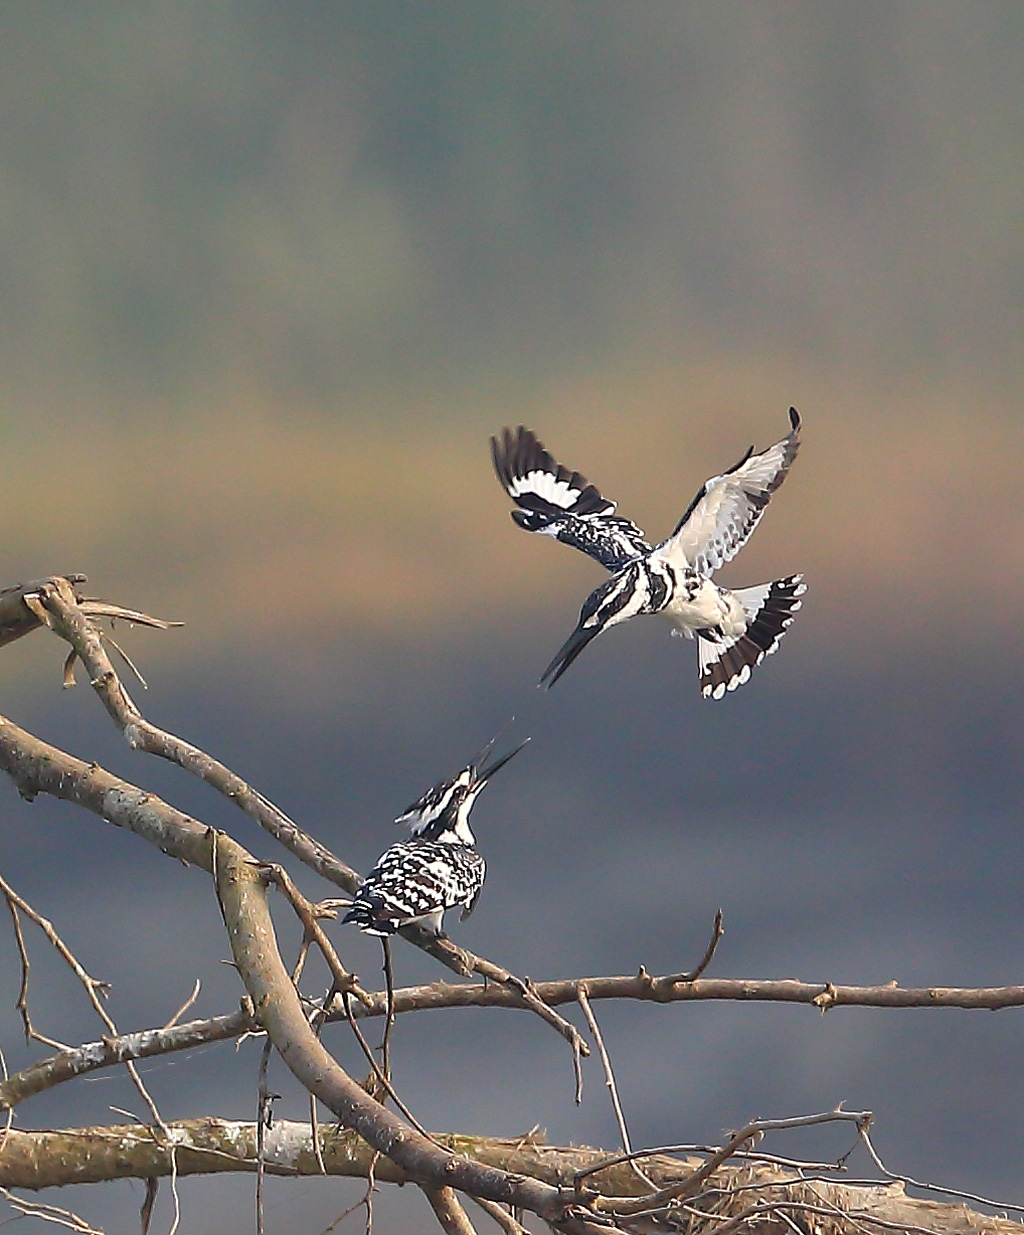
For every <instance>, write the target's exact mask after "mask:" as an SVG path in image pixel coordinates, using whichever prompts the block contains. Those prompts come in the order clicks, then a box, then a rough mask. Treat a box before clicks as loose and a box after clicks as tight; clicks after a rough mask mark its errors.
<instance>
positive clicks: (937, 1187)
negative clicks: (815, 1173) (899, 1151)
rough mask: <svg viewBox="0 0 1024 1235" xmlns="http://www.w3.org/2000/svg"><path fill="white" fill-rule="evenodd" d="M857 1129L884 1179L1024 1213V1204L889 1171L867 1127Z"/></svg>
mask: <svg viewBox="0 0 1024 1235" xmlns="http://www.w3.org/2000/svg"><path fill="white" fill-rule="evenodd" d="M858 1131H859V1132H860V1137H861V1140H862V1141H863V1142H864V1148H865V1149H866V1150H867V1151H868V1153H869V1154H870V1156H871V1161H872V1162H874V1164H875V1166H877V1167H878V1169H879V1170H880V1171H881V1172H882V1174H883V1175H884V1176H885V1178H886V1179H888V1180H892V1181H893V1182H894V1183H900V1184H906V1185H908V1186H910V1187H911V1188H923V1189H925V1190H926V1191H928V1192H940V1193H941V1194H942V1195H943V1196H956V1197H959V1198H960V1199H961V1200H963V1201H974V1202H975V1203H976V1204H978V1205H988V1206H991V1208H992V1209H1008V1210H1012V1211H1013V1213H1016V1214H1024V1205H1007V1204H1004V1203H1003V1202H1002V1201H992V1200H989V1198H988V1197H985V1196H978V1195H977V1194H976V1193H974V1192H962V1191H961V1190H960V1189H958V1188H945V1187H943V1186H942V1184H923V1183H920V1182H919V1181H918V1180H916V1179H912V1178H911V1177H910V1176H909V1175H897V1174H896V1173H895V1172H893V1171H890V1170H889V1168H888V1167H887V1166H886V1165H885V1163H884V1162H883V1161H882V1159H881V1158H880V1157H879V1156H878V1152H877V1151H876V1149H875V1147H874V1145H873V1144H872V1141H871V1137H870V1136H869V1135H868V1130H867V1128H866V1127H864V1128H859V1129H858Z"/></svg>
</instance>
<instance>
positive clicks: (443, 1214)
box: [422, 1188, 476, 1235]
mask: <svg viewBox="0 0 1024 1235" xmlns="http://www.w3.org/2000/svg"><path fill="white" fill-rule="evenodd" d="M422 1191H423V1195H424V1196H425V1197H426V1198H427V1200H428V1201H429V1202H430V1208H431V1209H432V1210H433V1211H434V1217H435V1218H437V1221H438V1223H439V1225H440V1227H441V1230H442V1231H444V1232H445V1235H476V1231H475V1230H474V1229H473V1224H472V1222H470V1220H469V1216H468V1215H467V1213H466V1211H465V1210H464V1209H463V1208H462V1205H461V1204H460V1203H459V1198H458V1197H457V1196H456V1195H455V1193H454V1192H453V1191H452V1190H451V1188H423V1189H422Z"/></svg>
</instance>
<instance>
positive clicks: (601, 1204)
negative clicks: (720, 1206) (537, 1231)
mask: <svg viewBox="0 0 1024 1235" xmlns="http://www.w3.org/2000/svg"><path fill="white" fill-rule="evenodd" d="M871 1119H872V1115H871V1112H870V1111H843V1110H834V1111H824V1112H822V1113H820V1114H816V1115H796V1116H793V1117H791V1118H787V1119H752V1120H750V1122H749V1123H747V1124H746V1125H744V1127H742V1128H740V1129H739V1131H738V1132H734V1133H733V1134H732V1136H731V1137H730V1138H729V1140H728V1141H727V1142H726V1143H725V1144H724V1145H723V1146H721V1147H720V1148H719V1149H717V1150H715V1152H714V1153H713V1154H711V1156H710V1157H709V1158H708V1160H707V1161H706V1162H705V1163H704V1164H703V1165H702V1166H700V1167H698V1168H697V1170H695V1171H693V1172H692V1174H690V1175H689V1176H688V1177H687V1178H686V1179H684V1180H682V1181H681V1182H679V1183H676V1184H672V1185H670V1186H669V1187H666V1188H660V1189H658V1190H657V1191H656V1192H653V1193H650V1194H648V1195H647V1196H643V1197H639V1198H635V1199H631V1200H625V1199H622V1198H618V1197H614V1198H608V1199H607V1200H606V1199H605V1198H597V1199H595V1201H594V1204H595V1206H596V1208H598V1209H599V1210H601V1211H602V1212H611V1213H614V1214H616V1215H620V1216H624V1215H629V1214H636V1213H639V1212H641V1211H643V1212H647V1211H649V1210H655V1209H661V1208H662V1207H663V1206H664V1205H665V1204H666V1203H667V1202H669V1201H675V1200H679V1199H682V1198H685V1197H687V1196H692V1195H694V1193H695V1192H697V1191H698V1190H699V1188H700V1185H701V1184H703V1182H704V1181H705V1180H706V1179H707V1178H708V1177H709V1176H710V1175H711V1174H713V1172H714V1171H715V1170H717V1168H718V1167H719V1166H721V1164H722V1163H723V1162H725V1161H726V1160H727V1159H728V1158H730V1157H732V1155H733V1154H734V1153H735V1152H736V1150H737V1149H741V1148H742V1147H743V1146H744V1145H746V1144H747V1142H748V1141H755V1140H758V1139H760V1137H762V1136H763V1135H764V1134H765V1133H766V1132H776V1131H782V1130H785V1129H789V1128H806V1127H810V1126H812V1125H815V1124H821V1123H833V1122H835V1121H843V1122H848V1123H855V1124H856V1125H857V1127H858V1128H860V1127H867V1126H868V1125H869V1124H870V1123H871ZM641 1156H643V1155H639V1154H635V1155H625V1156H620V1157H619V1159H618V1160H619V1161H623V1160H631V1159H632V1158H634V1157H641ZM612 1162H613V1160H612V1159H607V1160H605V1161H604V1162H603V1163H599V1164H595V1165H594V1166H591V1167H587V1168H586V1169H585V1170H581V1171H577V1172H576V1174H575V1176H574V1177H573V1185H574V1187H575V1189H576V1191H577V1193H579V1192H580V1191H581V1189H582V1184H583V1180H584V1179H586V1178H587V1177H588V1176H590V1175H593V1174H595V1173H596V1172H597V1171H600V1170H602V1169H604V1167H607V1166H609V1165H612Z"/></svg>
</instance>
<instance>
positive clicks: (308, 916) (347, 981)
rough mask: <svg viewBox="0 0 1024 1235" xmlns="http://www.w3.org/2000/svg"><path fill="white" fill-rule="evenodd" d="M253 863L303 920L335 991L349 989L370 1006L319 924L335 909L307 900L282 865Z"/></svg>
mask: <svg viewBox="0 0 1024 1235" xmlns="http://www.w3.org/2000/svg"><path fill="white" fill-rule="evenodd" d="M256 866H257V868H258V869H259V871H260V873H261V874H262V875H264V876H265V877H266V878H267V879H269V880H271V881H272V882H273V883H274V884H276V886H277V887H278V888H280V890H281V891H282V892H283V893H284V894H285V896H286V897H287V898H288V901H289V903H290V904H291V906H292V908H293V909H294V910H295V913H296V916H297V917H298V919H299V921H300V922H301V923H302V928H303V931H304V933H305V936H306V939H308V940H311V941H312V942H313V943H315V944H316V946H317V947H318V948H319V950H320V952H321V954H322V955H323V958H324V960H325V961H326V962H327V968H328V969H329V970H330V971H331V981H332V983H333V985H334V988H335V990H336V991H350V992H351V993H352V994H353V995H355V997H356V998H357V999H358V1000H359V1002H360V1003H362V1004H365V1005H369V1002H370V997H369V996H368V995H367V993H366V991H364V990H363V988H362V987H361V986H360V985H359V979H358V977H356V975H355V974H354V973H349V971H348V970H347V969H346V968H345V966H344V965H343V964H342V962H341V958H340V957H339V956H338V953H337V950H336V949H335V947H334V945H333V944H332V943H331V941H330V939H329V938H328V936H327V934H326V932H325V931H324V929H323V927H322V926H321V925H320V918H334V917H335V916H336V914H335V911H334V910H333V909H328V908H325V907H324V906H322V905H315V904H314V903H313V902H312V901H310V900H307V898H306V897H305V896H303V894H302V893H301V892H300V891H299V889H298V888H297V887H296V885H295V882H294V881H293V879H292V877H291V876H290V875H289V874H288V872H287V871H286V870H285V869H284V867H283V866H279V865H278V864H277V863H276V862H257V863H256ZM304 956H305V952H303V953H302V954H301V957H302V958H304ZM300 970H301V965H298V966H297V967H296V970H295V971H293V974H292V980H293V981H294V982H295V983H296V984H297V983H298V978H299V971H300Z"/></svg>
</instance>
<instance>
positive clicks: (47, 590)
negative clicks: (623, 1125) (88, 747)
mask: <svg viewBox="0 0 1024 1235" xmlns="http://www.w3.org/2000/svg"><path fill="white" fill-rule="evenodd" d="M81 578H84V576H81V577H80V576H74V579H76V580H80V579H81ZM0 595H2V594H0ZM26 597H27V598H28V602H29V608H28V609H27V610H26V609H25V598H26ZM19 603H20V605H21V609H19V610H17V612H18V613H20V612H21V610H25V611H26V612H27V613H28V614H29V617H30V618H32V619H33V621H34V623H35V625H40V624H43V623H45V624H46V625H47V626H49V628H50V629H51V630H52V631H53V632H54V633H55V634H56V635H58V636H59V637H60V638H62V639H64V640H65V641H66V642H67V643H69V644H70V645H71V648H72V651H73V654H74V655H73V657H72V659H74V657H75V656H77V657H78V659H80V660H81V662H82V664H83V665H84V666H85V668H86V671H87V672H88V674H89V681H90V684H91V685H92V687H93V689H94V690H95V691H96V693H97V695H98V696H99V698H100V701H101V702H102V704H103V706H104V708H105V709H106V711H107V713H108V715H109V716H110V718H111V719H112V720H113V722H114V724H115V725H116V726H117V728H118V729H119V730H120V731H121V733H122V734H123V735H124V737H125V740H126V741H127V742H128V744H129V746H130V747H131V748H132V749H133V750H142V751H145V752H146V753H148V754H151V755H156V756H158V757H159V758H161V759H166V760H168V761H169V762H171V763H175V764H177V765H178V766H179V767H180V768H182V769H184V770H185V771H186V772H189V773H190V774H191V775H193V776H196V777H198V778H199V779H200V780H203V781H205V782H206V783H207V784H209V785H210V786H211V787H212V788H214V789H216V790H217V791H218V792H219V793H221V794H223V795H224V796H225V797H227V798H228V799H229V800H230V801H232V802H234V803H235V805H236V806H238V807H239V808H240V809H241V810H242V811H244V812H245V814H247V815H248V816H249V817H250V818H252V819H254V820H255V821H256V822H257V823H258V824H259V825H260V827H262V828H264V829H265V830H266V831H267V832H269V833H270V834H271V835H272V836H273V837H274V838H275V840H277V841H278V842H279V843H280V844H282V845H283V846H284V847H285V848H286V849H287V850H289V852H290V853H293V854H294V855H295V856H296V857H297V858H299V860H300V861H302V862H304V863H305V864H306V865H307V866H309V867H310V868H311V869H312V870H315V871H316V872H317V873H318V874H320V875H322V876H323V877H324V878H325V879H328V880H330V881H331V882H332V883H334V884H336V885H337V886H338V887H341V888H344V889H345V891H347V892H355V891H357V890H358V889H359V887H360V886H361V885H362V882H363V879H362V876H361V875H360V874H359V873H358V871H355V870H353V869H352V867H350V866H348V865H347V864H346V863H344V862H342V861H341V859H340V858H338V857H336V856H335V855H334V854H333V853H331V851H330V850H329V849H328V848H327V847H326V846H325V845H322V844H321V843H320V842H319V841H318V840H316V838H315V837H312V836H310V835H309V834H308V833H306V832H304V831H303V830H302V829H301V828H300V827H299V826H298V825H297V824H296V823H294V822H293V821H292V820H291V819H289V818H288V816H287V815H286V814H284V812H283V811H281V810H280V809H279V808H278V807H276V806H275V805H274V804H273V803H272V802H270V801H268V800H267V799H266V798H265V797H263V795H262V794H260V793H258V792H256V790H254V789H253V788H252V787H251V786H250V785H248V784H247V783H246V782H245V781H244V780H243V779H242V778H241V777H240V776H238V775H236V774H235V773H234V772H232V771H231V769H230V768H228V767H227V766H225V765H224V764H222V763H220V762H219V761H218V760H216V759H214V758H212V757H211V756H210V755H208V754H206V752H205V751H202V750H200V749H199V748H198V747H196V746H193V745H192V744H191V743H190V742H186V741H185V740H184V739H183V738H179V737H177V736H176V735H174V734H173V733H169V732H167V731H166V730H164V729H160V728H158V727H157V726H156V725H154V724H152V723H151V722H150V721H148V720H147V719H146V718H145V716H143V714H142V712H141V711H140V710H139V708H138V707H137V706H136V704H135V702H134V701H133V700H132V698H131V696H130V695H129V694H128V692H127V690H125V688H124V685H123V683H122V682H121V680H120V678H119V677H118V675H117V672H116V671H115V669H114V667H113V665H112V664H111V662H110V658H109V657H108V656H107V653H106V649H105V648H104V646H103V642H102V639H101V637H100V634H99V632H98V630H97V629H96V627H95V626H94V625H93V624H92V622H91V621H90V618H89V614H88V612H87V610H86V609H85V607H84V604H85V602H81V603H80V598H79V596H78V594H77V593H76V591H75V589H74V587H73V586H72V583H71V581H69V580H68V579H64V578H60V577H55V578H52V579H44V580H38V581H37V582H36V583H34V584H32V585H28V586H27V587H25V588H22V589H21V592H20V594H19ZM90 603H93V604H97V605H103V606H105V607H104V608H103V609H102V614H103V615H104V616H111V614H110V612H109V610H111V609H117V610H118V613H117V614H115V615H114V616H126V617H129V615H131V614H133V613H134V611H132V610H121V609H119V607H118V606H110V605H106V602H90ZM14 612H15V611H14V609H13V606H12V617H13V616H14ZM129 620H131V619H130V618H129ZM135 620H139V621H143V620H146V621H148V622H149V623H150V624H154V625H160V624H161V623H159V621H158V620H157V619H147V618H146V617H145V615H138V614H136V615H135ZM164 625H166V623H164ZM0 630H2V622H0ZM21 633H27V631H22V632H21ZM401 934H402V936H403V937H404V938H405V939H407V940H409V942H410V943H413V944H415V945H416V946H417V947H419V948H422V949H423V950H424V951H425V952H428V953H429V954H430V955H431V956H433V957H434V958H435V959H436V960H439V961H440V962H441V963H442V964H443V965H445V966H447V967H448V968H449V969H451V970H453V971H454V972H455V973H457V974H459V975H460V976H463V977H465V976H468V975H469V974H470V973H476V974H479V976H480V977H482V978H484V979H486V980H489V981H493V982H499V983H501V984H503V985H504V986H506V987H508V988H509V989H510V990H513V991H515V992H516V994H517V996H518V998H519V1000H520V1001H521V1003H522V1005H523V1006H525V1007H527V1008H529V1009H530V1010H531V1011H532V1012H534V1013H536V1014H537V1015H538V1016H540V1017H541V1019H542V1020H544V1021H546V1022H547V1023H548V1024H549V1025H551V1026H552V1027H553V1028H554V1029H556V1030H557V1031H558V1033H560V1034H561V1035H562V1037H563V1038H565V1040H566V1041H567V1042H568V1043H569V1044H570V1046H571V1047H572V1048H573V1051H574V1054H575V1055H576V1056H577V1057H578V1056H579V1055H580V1054H583V1055H587V1054H589V1047H588V1046H587V1044H586V1043H585V1042H584V1040H583V1039H582V1037H581V1036H580V1034H579V1031H578V1030H577V1029H576V1027H575V1026H574V1025H572V1024H570V1023H569V1022H568V1021H566V1020H565V1019H564V1018H562V1017H561V1016H559V1015H558V1013H557V1012H553V1011H552V1010H551V1009H550V1008H548V1007H546V1006H545V1004H544V1002H543V1001H542V1000H540V999H538V998H537V997H536V996H535V995H534V993H533V991H532V989H531V987H530V984H529V981H528V980H524V979H522V978H518V977H516V976H515V974H513V973H510V972H509V970H507V969H504V968H503V967H502V966H500V965H497V964H494V963H493V962H492V961H488V960H485V959H484V958H483V957H479V956H474V955H473V954H472V953H470V952H467V951H464V950H463V949H461V948H459V947H457V946H456V945H455V944H453V943H452V942H451V940H449V939H445V938H442V939H439V938H437V937H436V936H434V935H432V934H431V933H430V932H429V931H427V930H424V929H423V928H422V927H419V926H406V927H403V928H402V930H401Z"/></svg>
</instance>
